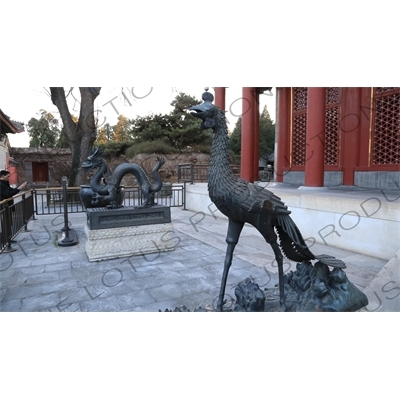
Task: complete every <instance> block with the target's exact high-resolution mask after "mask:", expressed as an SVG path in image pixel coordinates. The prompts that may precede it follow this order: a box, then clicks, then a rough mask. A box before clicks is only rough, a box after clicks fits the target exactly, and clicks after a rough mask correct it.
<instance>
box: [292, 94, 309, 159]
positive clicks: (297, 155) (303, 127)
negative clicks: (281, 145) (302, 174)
mask: <svg viewBox="0 0 400 400" xmlns="http://www.w3.org/2000/svg"><path fill="white" fill-rule="evenodd" d="M292 129H293V131H292V132H293V137H292V165H298V166H300V165H305V164H306V133H307V88H293V127H292Z"/></svg>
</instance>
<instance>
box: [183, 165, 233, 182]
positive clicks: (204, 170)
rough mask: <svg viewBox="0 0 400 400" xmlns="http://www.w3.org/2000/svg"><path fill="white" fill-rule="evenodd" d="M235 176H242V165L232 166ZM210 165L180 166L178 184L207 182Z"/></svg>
mask: <svg viewBox="0 0 400 400" xmlns="http://www.w3.org/2000/svg"><path fill="white" fill-rule="evenodd" d="M230 167H231V170H232V173H233V174H234V175H237V176H239V175H240V165H231V166H230ZM209 168H210V164H192V163H188V164H179V165H178V182H189V183H194V182H207V180H208V170H209Z"/></svg>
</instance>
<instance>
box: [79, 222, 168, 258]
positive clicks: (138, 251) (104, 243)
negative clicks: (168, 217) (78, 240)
mask: <svg viewBox="0 0 400 400" xmlns="http://www.w3.org/2000/svg"><path fill="white" fill-rule="evenodd" d="M171 232H172V224H171V223H163V224H152V225H139V226H128V227H121V228H111V229H96V230H91V229H89V227H88V226H87V225H85V234H86V238H87V241H86V247H85V250H86V254H87V256H88V258H89V261H98V260H109V259H112V258H120V257H130V256H135V255H143V254H151V253H160V252H164V251H171V250H174V248H175V247H174V241H173V239H172V238H171Z"/></svg>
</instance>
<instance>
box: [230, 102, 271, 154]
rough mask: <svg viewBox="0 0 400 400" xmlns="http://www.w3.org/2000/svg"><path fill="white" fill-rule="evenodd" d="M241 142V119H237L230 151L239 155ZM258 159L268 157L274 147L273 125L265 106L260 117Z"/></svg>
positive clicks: (231, 138)
mask: <svg viewBox="0 0 400 400" xmlns="http://www.w3.org/2000/svg"><path fill="white" fill-rule="evenodd" d="M241 141H242V118H241V117H239V118H238V120H237V122H236V124H235V128H234V129H233V132H232V135H231V137H230V148H231V150H232V151H233V152H234V153H235V154H237V155H240V151H241V145H242V143H241ZM259 146H260V147H259V149H260V157H262V156H267V155H270V154H271V153H273V152H274V146H275V125H274V123H273V122H272V119H271V117H270V115H269V112H268V109H267V107H266V106H265V107H264V109H263V111H262V113H261V115H260V143H259Z"/></svg>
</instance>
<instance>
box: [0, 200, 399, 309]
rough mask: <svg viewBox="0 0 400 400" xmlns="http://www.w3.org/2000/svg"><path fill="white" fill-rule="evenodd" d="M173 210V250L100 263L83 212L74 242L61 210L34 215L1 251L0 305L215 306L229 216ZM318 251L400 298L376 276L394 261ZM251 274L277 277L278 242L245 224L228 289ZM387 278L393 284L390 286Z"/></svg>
mask: <svg viewBox="0 0 400 400" xmlns="http://www.w3.org/2000/svg"><path fill="white" fill-rule="evenodd" d="M171 216H172V223H173V228H174V230H173V232H172V234H171V235H172V237H173V238H174V245H175V247H174V250H173V251H169V252H163V253H154V254H148V255H142V256H132V257H130V258H119V259H113V260H106V261H95V262H89V260H88V258H87V255H86V252H85V242H86V238H85V234H84V225H85V223H86V214H85V213H79V214H70V215H69V221H70V226H71V227H72V228H73V229H74V230H75V232H76V234H77V236H78V244H77V245H75V246H71V247H59V246H58V245H57V237H58V233H59V232H60V230H61V228H62V227H63V225H64V217H63V216H60V215H58V216H54V215H48V216H38V217H37V219H36V220H32V221H30V222H29V224H28V229H29V232H22V233H20V234H19V235H18V236H17V238H16V240H17V242H18V243H16V244H14V245H13V247H15V248H16V249H17V251H15V252H13V253H6V254H4V253H3V254H0V311H11V312H15V311H54V312H60V311H65V312H72V311H149V312H150V311H152V312H157V311H159V310H162V311H164V310H165V309H167V308H168V309H170V310H173V309H174V308H175V307H179V306H183V305H185V306H186V307H187V308H188V309H190V310H193V309H195V308H197V307H204V308H206V309H212V307H213V304H214V305H215V301H216V298H217V296H218V291H219V285H220V280H221V274H222V269H223V261H224V257H225V250H226V243H225V235H226V230H227V220H226V219H224V218H214V217H213V216H210V215H204V214H202V213H194V212H191V211H185V210H182V209H180V208H171ZM312 251H313V252H314V253H316V254H319V253H325V254H330V255H333V256H335V257H338V258H340V259H342V260H343V261H344V262H345V263H346V264H347V270H346V273H347V276H348V277H349V279H350V280H351V281H352V282H353V283H354V284H355V285H357V286H358V287H359V288H360V289H361V290H363V291H368V293H370V295H377V293H380V295H381V297H382V296H383V295H384V293H387V292H388V291H389V289H390V290H391V295H390V296H386V297H389V298H390V299H391V298H393V300H394V299H397V298H398V297H400V296H396V297H394V296H395V295H396V294H397V293H398V291H400V288H398V291H396V290H395V287H396V286H400V285H397V284H396V281H395V282H394V283H393V277H392V276H391V277H388V282H386V281H385V278H384V277H383V278H380V279H377V278H379V277H380V275H379V274H380V273H381V274H382V271H383V270H384V269H383V267H384V266H385V265H386V264H387V261H388V260H381V259H376V258H372V257H367V256H364V255H361V254H355V253H352V252H349V251H346V250H341V249H336V248H332V247H327V246H323V245H318V244H314V245H313V246H312ZM284 267H285V272H287V271H288V270H290V269H292V270H294V269H295V267H296V263H293V262H289V261H288V260H285V264H284ZM397 274H398V272H397ZM247 277H251V278H252V279H253V280H254V281H255V282H256V283H258V285H259V286H260V287H261V288H262V289H263V288H265V287H269V288H270V287H273V286H274V285H275V284H276V283H277V282H278V278H277V268H276V262H275V261H274V256H273V253H272V249H271V248H270V246H269V245H268V244H266V243H265V241H264V239H263V238H262V237H261V236H260V234H259V233H258V232H257V231H256V229H255V228H253V227H251V226H247V225H246V226H245V228H244V230H243V233H242V235H241V237H240V241H239V244H238V245H237V247H236V250H235V254H234V260H233V264H232V267H231V270H230V273H229V277H228V283H227V295H229V296H232V298H234V287H235V286H236V285H237V284H238V283H239V282H241V281H243V280H244V279H246V278H247ZM373 282H376V283H377V286H376V288H375V287H374V286H371V285H372V283H373ZM390 282H391V283H390ZM382 285H387V286H386V289H387V290H386V291H385V290H382V287H381V286H382ZM388 285H389V286H388ZM393 285H394V286H393ZM378 286H379V287H378ZM378 291H379V292H378ZM390 299H389V300H390ZM376 303H377V301H376V298H375V299H374V302H373V304H374V309H370V310H368V307H367V310H364V311H375V309H376V310H378V311H399V310H400V307H399V305H398V300H395V301H386V302H382V304H383V306H382V305H379V306H376Z"/></svg>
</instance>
